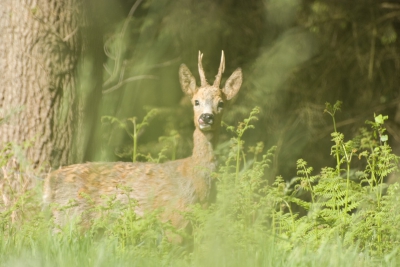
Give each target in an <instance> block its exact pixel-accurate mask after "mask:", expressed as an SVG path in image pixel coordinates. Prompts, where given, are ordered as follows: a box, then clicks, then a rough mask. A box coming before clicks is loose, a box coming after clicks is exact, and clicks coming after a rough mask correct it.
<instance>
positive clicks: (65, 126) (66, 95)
mask: <svg viewBox="0 0 400 267" xmlns="http://www.w3.org/2000/svg"><path fill="white" fill-rule="evenodd" d="M77 2H78V0H1V1H0V36H1V42H0V82H1V83H0V149H1V146H4V144H6V143H10V142H12V143H14V144H23V143H26V142H30V143H31V145H30V147H29V148H28V149H24V150H23V151H24V153H25V155H24V156H26V157H27V159H28V160H29V161H30V162H32V163H33V164H34V165H35V166H39V165H42V164H44V163H49V164H50V165H51V166H53V167H55V166H60V165H66V164H70V163H72V162H74V158H73V157H74V155H73V153H71V151H72V142H73V136H74V133H73V131H74V130H73V129H74V127H73V126H74V123H76V119H77V118H76V115H75V114H77V112H75V111H74V109H75V108H76V106H77V105H76V102H77V101H76V99H77V89H76V88H77V86H76V80H77V73H76V70H77V68H76V66H77V64H78V59H79V56H80V54H81V47H82V45H81V41H80V24H81V21H82V20H81V15H82V11H81V10H80V6H79V5H78V3H77Z"/></svg>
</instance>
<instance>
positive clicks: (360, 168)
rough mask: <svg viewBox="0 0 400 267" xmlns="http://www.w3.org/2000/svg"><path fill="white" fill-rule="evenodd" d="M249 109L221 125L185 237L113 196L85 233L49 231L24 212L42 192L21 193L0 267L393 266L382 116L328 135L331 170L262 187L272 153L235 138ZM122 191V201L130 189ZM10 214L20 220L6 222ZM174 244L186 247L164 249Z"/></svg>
mask: <svg viewBox="0 0 400 267" xmlns="http://www.w3.org/2000/svg"><path fill="white" fill-rule="evenodd" d="M339 110H340V103H339V102H338V103H336V104H335V105H333V106H332V105H330V104H327V105H326V113H328V114H329V115H330V116H331V117H332V122H333V124H334V125H335V113H336V112H337V111H339ZM258 111H259V109H258V108H255V109H253V111H252V112H251V113H250V115H249V117H248V118H246V119H245V120H243V122H240V123H239V124H238V126H237V127H236V128H235V127H232V126H227V130H228V131H229V132H232V133H233V134H234V137H233V138H232V139H231V140H230V151H229V153H228V154H227V156H226V158H225V160H224V162H223V163H222V164H221V166H220V168H219V170H218V171H217V172H216V173H214V179H216V181H217V184H218V195H217V199H216V202H215V203H213V204H212V205H211V206H210V207H209V208H208V209H204V208H203V207H201V206H200V205H195V206H193V207H192V209H191V210H190V211H188V212H186V213H184V215H185V216H186V218H187V219H188V220H189V221H190V222H191V226H192V227H191V229H192V231H191V234H190V235H188V234H187V233H186V232H184V231H182V230H177V229H174V228H173V227H172V226H171V225H170V224H169V223H161V222H160V221H159V219H158V218H159V214H160V212H161V210H156V211H154V212H153V213H151V214H148V215H146V216H144V217H139V216H137V214H136V213H135V212H134V210H135V206H136V202H135V201H134V200H131V201H128V202H127V204H122V203H121V202H120V201H118V200H117V198H116V197H108V198H104V199H103V203H102V204H100V205H93V208H92V209H90V210H89V211H88V212H90V213H96V214H97V215H98V216H97V217H96V218H95V219H94V220H93V221H92V224H91V227H90V228H89V229H88V230H85V231H83V230H82V229H81V227H80V226H79V224H78V220H71V223H70V224H67V225H66V226H65V227H63V228H62V229H60V231H59V232H58V233H52V231H51V228H53V227H54V226H52V222H51V221H49V220H48V217H47V216H46V214H45V213H44V212H38V211H37V210H36V211H35V212H32V210H30V209H32V206H33V205H38V203H39V202H40V200H39V199H40V194H41V193H40V192H37V191H35V190H32V189H30V190H26V191H25V194H20V197H18V198H15V201H14V202H13V204H12V205H8V206H7V207H6V208H5V209H3V210H2V211H1V214H0V215H1V216H0V232H1V233H0V234H1V236H2V238H1V239H0V255H1V256H2V262H1V263H0V266H14V265H24V264H27V263H28V262H29V263H30V264H31V265H33V266H54V265H57V266H71V265H79V266H110V265H118V266H125V265H126V266H128V265H129V266H132V265H135V264H136V265H137V266H153V265H154V266H160V265H161V266H303V265H304V266H314V265H315V266H320V265H321V264H322V265H324V266H375V265H376V264H379V265H381V266H394V265H396V264H398V263H399V261H400V253H399V247H400V235H399V233H400V232H399V229H400V224H399V222H400V208H399V207H398V205H397V203H398V202H399V200H400V185H399V184H397V183H394V184H390V185H389V184H386V183H385V179H386V177H387V176H388V175H390V174H393V173H394V172H395V171H396V170H397V163H398V157H397V156H395V155H393V154H392V151H391V148H390V147H389V145H388V144H387V141H388V137H387V135H385V133H386V131H385V128H384V122H385V119H387V117H386V116H382V115H377V116H375V117H374V120H373V121H367V122H366V124H367V125H368V126H370V130H368V129H366V128H363V129H361V130H360V133H359V135H357V136H356V137H355V138H353V139H351V140H346V138H345V136H344V134H342V133H340V132H337V130H336V127H334V132H333V133H332V143H333V145H332V148H331V156H332V157H333V158H334V160H335V163H334V164H333V166H327V167H324V168H322V169H321V171H320V172H317V173H316V172H315V170H314V168H312V167H311V166H309V165H308V163H307V162H306V161H305V160H303V159H299V160H298V161H297V176H295V177H294V178H293V179H291V180H290V181H286V180H284V179H283V178H282V177H280V176H278V177H276V178H275V181H274V182H273V183H272V184H269V183H268V180H269V179H268V177H266V176H265V170H266V169H267V168H269V167H270V165H271V163H272V160H273V157H274V151H275V147H273V148H271V149H269V150H266V151H265V152H263V151H264V145H263V143H255V144H252V145H251V146H248V148H247V149H246V145H245V142H244V141H243V139H242V137H243V136H244V135H245V134H246V132H247V130H249V129H253V128H254V125H253V123H254V122H255V121H256V120H257V114H258ZM110 120H111V121H113V122H117V123H121V122H120V121H118V120H113V119H110ZM145 121H146V120H145ZM142 125H145V124H142ZM122 128H124V127H122ZM124 129H125V128H124ZM177 138H178V136H177V135H176V133H171V136H170V137H166V139H164V138H163V140H160V141H168V143H170V145H171V146H172V147H173V146H176V143H177ZM122 190H125V191H126V192H127V193H128V192H129V190H130V189H129V188H122ZM127 195H128V194H127ZM88 201H89V203H90V199H88ZM71 205H73V203H71ZM33 210H34V209H33ZM65 211H66V212H68V208H67V209H66V210H65ZM15 212H18V213H19V214H25V216H18V217H17V219H15V218H16V217H13V216H12V214H13V213H15ZM82 216H85V214H82ZM175 238H178V239H180V238H183V239H184V240H186V243H184V244H183V245H179V244H175V243H173V242H172V243H171V242H169V240H175Z"/></svg>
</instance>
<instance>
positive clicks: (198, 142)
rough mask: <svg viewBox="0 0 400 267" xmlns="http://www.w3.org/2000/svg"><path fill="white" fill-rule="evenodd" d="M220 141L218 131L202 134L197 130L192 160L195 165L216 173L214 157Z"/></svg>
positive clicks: (194, 136)
mask: <svg viewBox="0 0 400 267" xmlns="http://www.w3.org/2000/svg"><path fill="white" fill-rule="evenodd" d="M217 141H218V131H209V132H202V131H201V130H200V129H198V128H196V129H195V131H194V133H193V155H192V159H193V161H194V163H195V165H198V166H201V167H206V169H209V168H210V167H211V168H212V171H214V169H215V166H209V165H210V164H211V165H215V162H216V159H215V155H214V147H215V146H216V144H217ZM213 163H214V164H213Z"/></svg>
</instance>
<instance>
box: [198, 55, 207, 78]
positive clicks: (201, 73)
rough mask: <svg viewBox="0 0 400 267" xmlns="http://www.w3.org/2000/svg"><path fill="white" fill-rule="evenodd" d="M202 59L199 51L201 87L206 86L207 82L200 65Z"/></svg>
mask: <svg viewBox="0 0 400 267" xmlns="http://www.w3.org/2000/svg"><path fill="white" fill-rule="evenodd" d="M202 59H203V54H202V53H201V52H200V51H199V62H198V66H199V75H200V82H201V86H205V85H207V80H206V75H205V74H204V69H203V64H202V63H201V61H202Z"/></svg>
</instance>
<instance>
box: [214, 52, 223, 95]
mask: <svg viewBox="0 0 400 267" xmlns="http://www.w3.org/2000/svg"><path fill="white" fill-rule="evenodd" d="M224 71H225V55H224V50H222V54H221V63H220V64H219V69H218V74H217V76H215V81H214V86H216V87H219V84H220V83H221V77H222V73H224Z"/></svg>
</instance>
